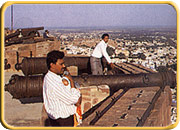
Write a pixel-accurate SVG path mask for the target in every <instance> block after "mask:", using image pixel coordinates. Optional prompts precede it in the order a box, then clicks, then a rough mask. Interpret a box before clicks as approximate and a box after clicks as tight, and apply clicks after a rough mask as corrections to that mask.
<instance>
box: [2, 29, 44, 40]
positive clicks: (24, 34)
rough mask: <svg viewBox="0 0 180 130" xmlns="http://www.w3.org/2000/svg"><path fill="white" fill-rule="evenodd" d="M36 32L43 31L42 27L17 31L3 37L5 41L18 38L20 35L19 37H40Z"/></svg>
mask: <svg viewBox="0 0 180 130" xmlns="http://www.w3.org/2000/svg"><path fill="white" fill-rule="evenodd" d="M38 30H44V27H35V28H22V29H17V30H16V32H14V33H11V34H9V35H7V36H6V37H5V40H9V39H11V38H18V36H19V35H22V36H21V37H29V36H30V37H35V36H38V37H39V36H40V34H39V32H38Z"/></svg>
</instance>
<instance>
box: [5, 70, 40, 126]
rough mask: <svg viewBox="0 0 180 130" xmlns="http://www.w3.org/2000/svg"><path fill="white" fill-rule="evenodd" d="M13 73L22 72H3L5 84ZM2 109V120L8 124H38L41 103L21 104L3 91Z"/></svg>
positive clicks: (20, 73)
mask: <svg viewBox="0 0 180 130" xmlns="http://www.w3.org/2000/svg"><path fill="white" fill-rule="evenodd" d="M13 74H18V75H23V74H22V72H10V71H9V72H5V76H4V80H5V82H4V83H5V84H7V83H8V81H9V79H10V77H11V75H13ZM3 110H4V117H3V120H4V121H5V122H6V123H7V124H8V125H10V126H40V117H41V110H42V103H30V104H22V103H21V102H20V101H19V100H17V99H13V98H12V96H11V94H10V93H9V92H6V91H4V109H3Z"/></svg>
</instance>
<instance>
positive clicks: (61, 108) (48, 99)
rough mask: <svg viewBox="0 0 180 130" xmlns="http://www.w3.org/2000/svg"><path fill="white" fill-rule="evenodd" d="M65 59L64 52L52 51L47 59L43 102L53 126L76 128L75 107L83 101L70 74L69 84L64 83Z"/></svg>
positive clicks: (67, 77) (68, 77)
mask: <svg viewBox="0 0 180 130" xmlns="http://www.w3.org/2000/svg"><path fill="white" fill-rule="evenodd" d="M63 57H64V53H63V52H60V51H51V52H49V53H48V54H47V58H46V62H47V67H48V72H47V74H46V75H45V77H44V81H43V101H44V107H45V110H46V112H47V114H48V117H49V121H50V125H51V126H74V114H75V113H76V106H75V105H77V104H78V103H79V102H80V101H81V96H80V91H79V90H77V89H76V88H75V85H74V82H73V80H72V77H71V75H70V74H68V75H66V79H67V80H68V84H66V85H65V84H64V83H63V73H64V71H65V65H64V60H63Z"/></svg>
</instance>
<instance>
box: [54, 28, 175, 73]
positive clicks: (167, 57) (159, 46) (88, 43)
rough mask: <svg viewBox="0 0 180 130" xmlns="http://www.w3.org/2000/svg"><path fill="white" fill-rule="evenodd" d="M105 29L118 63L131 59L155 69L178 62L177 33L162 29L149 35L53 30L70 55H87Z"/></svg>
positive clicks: (121, 32) (110, 31)
mask: <svg viewBox="0 0 180 130" xmlns="http://www.w3.org/2000/svg"><path fill="white" fill-rule="evenodd" d="M170 31H171V30H170ZM105 32H108V33H109V34H110V40H109V42H108V43H109V46H110V48H111V51H112V50H113V53H110V54H111V57H112V59H113V61H114V62H115V63H121V62H132V63H135V64H142V65H143V66H146V67H148V68H151V69H153V70H156V69H157V67H159V66H166V67H171V66H176V65H177V48H176V46H177V45H176V44H177V41H176V32H174V33H173V35H172V33H164V32H163V30H160V31H158V30H154V31H152V30H150V32H148V31H147V32H148V33H147V34H146V33H145V32H144V31H143V33H140V34H137V35H136V36H135V35H134V32H131V31H130V32H128V31H125V32H124V31H122V30H121V31H115V30H108V31H107V30H93V31H92V30H91V31H84V32H83V31H74V30H73V31H71V30H68V31H57V30H56V31H51V33H52V35H54V36H55V37H56V38H57V39H59V40H60V41H61V45H60V46H61V47H60V48H61V50H64V51H66V52H67V54H74V55H77V54H78V55H86V56H90V55H91V53H92V51H93V49H94V47H95V45H96V44H97V43H98V42H99V41H100V40H101V39H100V37H101V35H102V34H103V33H105ZM166 32H167V30H166ZM131 34H132V35H133V36H131ZM170 34H171V35H170ZM173 69H174V70H176V68H173Z"/></svg>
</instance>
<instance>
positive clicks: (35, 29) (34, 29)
mask: <svg viewBox="0 0 180 130" xmlns="http://www.w3.org/2000/svg"><path fill="white" fill-rule="evenodd" d="M21 30H22V32H26V31H37V30H44V27H34V28H22V29H21Z"/></svg>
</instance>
